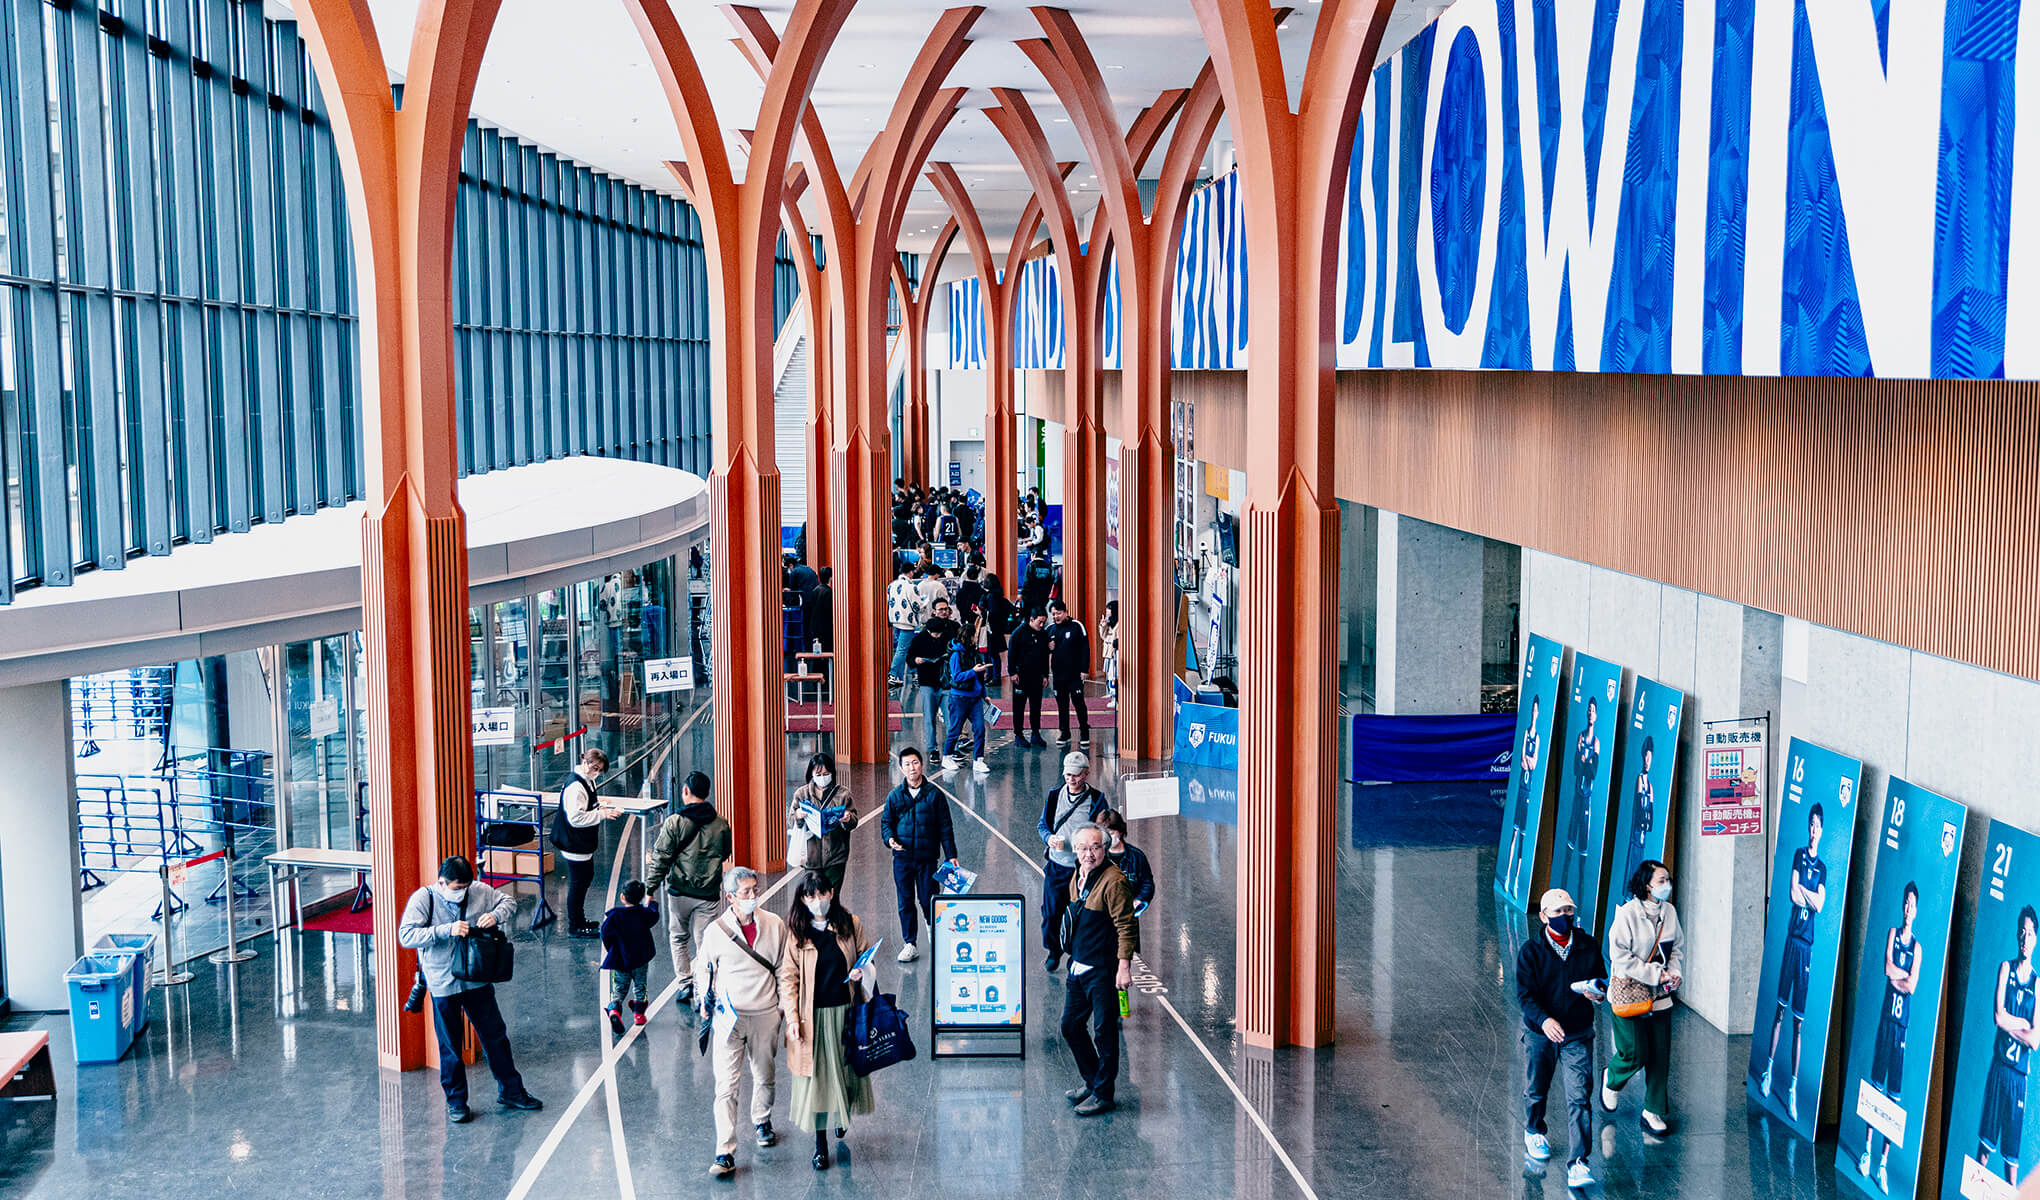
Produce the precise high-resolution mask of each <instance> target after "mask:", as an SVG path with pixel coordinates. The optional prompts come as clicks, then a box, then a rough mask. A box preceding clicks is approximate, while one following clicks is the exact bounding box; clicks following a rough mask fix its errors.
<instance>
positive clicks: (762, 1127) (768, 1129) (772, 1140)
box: [758, 1121, 779, 1146]
mask: <svg viewBox="0 0 2040 1200" xmlns="http://www.w3.org/2000/svg"><path fill="white" fill-rule="evenodd" d="M758 1144H759V1145H760V1146H777V1145H778V1144H779V1135H778V1134H776V1133H774V1132H772V1122H770V1121H762V1122H760V1123H759V1125H758Z"/></svg>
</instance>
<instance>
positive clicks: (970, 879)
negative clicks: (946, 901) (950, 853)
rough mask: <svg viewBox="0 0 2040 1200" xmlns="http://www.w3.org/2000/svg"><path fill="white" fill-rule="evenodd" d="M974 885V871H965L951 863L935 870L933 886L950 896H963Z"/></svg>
mask: <svg viewBox="0 0 2040 1200" xmlns="http://www.w3.org/2000/svg"><path fill="white" fill-rule="evenodd" d="M976 883H977V872H976V871H967V870H965V869H964V868H962V867H959V866H956V865H954V864H951V863H943V864H942V865H941V866H939V867H937V868H935V886H937V887H939V888H941V889H942V890H943V891H945V892H948V893H951V894H952V895H957V896H962V895H965V894H967V893H968V892H969V891H970V889H971V887H972V886H973V885H975V884H976Z"/></svg>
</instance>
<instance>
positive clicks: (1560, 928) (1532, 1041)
mask: <svg viewBox="0 0 2040 1200" xmlns="http://www.w3.org/2000/svg"><path fill="white" fill-rule="evenodd" d="M1574 915H1575V909H1574V906H1573V898H1572V897H1571V896H1570V895H1568V894H1567V893H1566V892H1565V891H1564V890H1563V889H1561V888H1553V889H1551V890H1550V891H1548V892H1546V893H1544V898H1543V900H1542V901H1540V902H1539V904H1538V919H1539V928H1538V929H1537V931H1536V932H1534V933H1532V934H1531V935H1530V937H1529V940H1527V941H1525V942H1524V943H1523V948H1522V950H1520V951H1518V952H1517V954H1516V999H1517V1001H1518V1003H1520V1004H1521V1005H1522V1008H1523V1035H1522V1036H1523V1052H1524V1056H1525V1057H1526V1058H1527V1059H1528V1060H1529V1070H1528V1072H1527V1073H1526V1076H1525V1079H1524V1083H1523V1147H1524V1151H1525V1152H1526V1153H1527V1154H1528V1155H1529V1157H1530V1159H1531V1160H1532V1161H1533V1162H1539V1163H1541V1162H1544V1161H1546V1160H1548V1159H1549V1158H1550V1157H1551V1142H1550V1141H1549V1140H1548V1139H1547V1138H1546V1137H1545V1136H1544V1103H1545V1098H1546V1097H1547V1096H1548V1095H1549V1094H1550V1092H1551V1074H1552V1071H1553V1069H1554V1068H1556V1067H1557V1066H1559V1065H1560V1064H1561V1063H1563V1064H1564V1066H1565V1090H1566V1111H1567V1116H1568V1117H1569V1118H1570V1121H1569V1124H1570V1125H1571V1127H1572V1155H1571V1157H1570V1158H1569V1159H1568V1160H1567V1163H1566V1185H1567V1186H1568V1187H1574V1188H1580V1187H1586V1186H1587V1185H1588V1184H1590V1183H1592V1182H1593V1178H1594V1177H1593V1172H1592V1171H1591V1169H1590V1168H1589V1167H1588V1165H1587V1159H1588V1157H1589V1155H1590V1154H1591V1152H1592V1150H1593V1142H1592V1139H1593V1136H1594V1118H1593V1113H1592V1110H1591V1109H1590V1108H1588V1106H1587V1096H1588V1089H1589V1086H1590V1085H1589V1082H1588V1081H1589V1079H1590V1078H1591V1077H1592V1075H1593V1073H1594V1002H1595V1000H1596V998H1598V997H1599V996H1600V995H1601V993H1602V990H1603V986H1604V983H1605V976H1606V975H1607V968H1606V967H1605V966H1604V965H1603V964H1602V962H1601V948H1600V947H1599V946H1598V945H1596V944H1595V943H1594V938H1593V935H1591V934H1589V933H1588V932H1587V931H1586V930H1584V929H1581V928H1580V927H1579V926H1578V925H1576V924H1575V923H1574V919H1573V918H1574Z"/></svg>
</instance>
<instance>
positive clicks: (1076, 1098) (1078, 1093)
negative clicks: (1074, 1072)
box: [1063, 1083, 1091, 1106]
mask: <svg viewBox="0 0 2040 1200" xmlns="http://www.w3.org/2000/svg"><path fill="white" fill-rule="evenodd" d="M1090 1098H1091V1085H1090V1084H1088V1083H1085V1084H1079V1085H1078V1086H1076V1087H1073V1088H1071V1089H1070V1090H1069V1091H1067V1092H1064V1093H1063V1099H1065V1100H1067V1101H1069V1102H1070V1104H1071V1105H1072V1106H1075V1105H1078V1104H1082V1103H1083V1102H1084V1101H1086V1100H1089V1099H1090Z"/></svg>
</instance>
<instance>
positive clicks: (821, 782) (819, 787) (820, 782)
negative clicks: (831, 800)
mask: <svg viewBox="0 0 2040 1200" xmlns="http://www.w3.org/2000/svg"><path fill="white" fill-rule="evenodd" d="M814 782H815V790H816V791H818V792H826V791H828V790H829V785H830V784H832V783H834V782H836V777H835V776H834V775H826V774H817V775H816V776H815V777H814Z"/></svg>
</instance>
